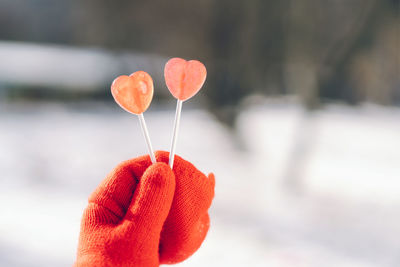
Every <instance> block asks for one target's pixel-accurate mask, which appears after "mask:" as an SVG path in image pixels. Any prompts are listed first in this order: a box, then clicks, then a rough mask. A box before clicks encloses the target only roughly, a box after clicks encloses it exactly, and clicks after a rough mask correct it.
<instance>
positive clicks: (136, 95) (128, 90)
mask: <svg viewBox="0 0 400 267" xmlns="http://www.w3.org/2000/svg"><path fill="white" fill-rule="evenodd" d="M153 91H154V87H153V80H152V79H151V77H150V75H149V74H148V73H146V72H144V71H137V72H135V73H132V74H131V75H129V76H126V75H122V76H119V77H118V78H116V79H115V80H114V81H113V83H112V85H111V94H112V95H113V97H114V99H115V102H117V103H118V105H120V106H121V107H122V108H123V109H124V110H126V111H128V112H130V113H134V114H141V113H143V112H145V111H146V109H147V108H148V107H149V106H150V103H151V100H152V98H153Z"/></svg>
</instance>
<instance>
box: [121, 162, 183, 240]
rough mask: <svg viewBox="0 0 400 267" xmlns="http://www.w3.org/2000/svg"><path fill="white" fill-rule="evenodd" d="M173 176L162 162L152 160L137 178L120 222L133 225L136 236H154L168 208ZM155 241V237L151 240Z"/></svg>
mask: <svg viewBox="0 0 400 267" xmlns="http://www.w3.org/2000/svg"><path fill="white" fill-rule="evenodd" d="M174 192H175V176H174V173H173V172H172V170H171V168H170V167H169V166H168V165H167V164H165V163H161V162H159V163H155V164H153V165H151V166H150V167H148V168H147V170H146V171H145V172H144V173H143V175H142V177H141V178H140V181H139V184H138V186H137V188H136V190H135V193H134V195H133V197H132V201H131V204H130V206H129V208H128V210H127V213H126V215H125V218H124V220H123V224H127V226H128V228H130V226H129V225H132V226H134V228H135V229H134V230H133V231H134V232H135V236H136V238H135V239H136V240H148V239H149V238H154V239H157V242H150V243H153V244H157V245H158V241H159V238H160V233H161V230H162V227H163V224H164V221H165V220H166V218H167V216H168V213H169V210H170V208H171V204H172V200H173V197H174ZM153 241H156V240H153Z"/></svg>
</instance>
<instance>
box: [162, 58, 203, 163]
mask: <svg viewBox="0 0 400 267" xmlns="http://www.w3.org/2000/svg"><path fill="white" fill-rule="evenodd" d="M206 76H207V70H206V67H204V65H203V63H201V62H200V61H197V60H189V61H186V60H184V59H182V58H171V59H170V60H168V62H167V64H165V68H164V77H165V83H166V84H167V87H168V89H169V91H170V92H171V94H172V95H173V96H174V97H175V98H176V99H178V102H177V105H176V113H175V122H174V130H173V134H172V142H171V151H170V154H169V166H170V167H171V169H172V168H173V165H174V157H175V148H176V140H177V138H178V128H179V121H180V118H181V110H182V102H183V101H185V100H188V99H189V98H191V97H193V96H194V95H195V94H197V92H198V91H199V90H200V89H201V87H202V86H203V84H204V82H205V80H206Z"/></svg>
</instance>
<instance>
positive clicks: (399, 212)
mask: <svg viewBox="0 0 400 267" xmlns="http://www.w3.org/2000/svg"><path fill="white" fill-rule="evenodd" d="M174 111H175V110H174V107H173V106H171V107H170V106H168V107H164V106H152V107H151V108H150V110H149V111H148V112H146V113H145V118H146V122H147V124H148V128H149V132H150V136H151V138H152V142H153V147H154V148H155V149H162V150H168V148H169V143H170V137H171V136H170V135H171V131H172V125H173V118H174ZM399 122H400V110H399V109H396V108H384V107H377V106H372V105H364V106H361V107H355V108H354V107H347V106H342V105H330V106H328V107H326V108H325V109H322V110H319V111H315V112H312V113H310V112H306V111H304V110H303V109H302V108H301V107H300V106H299V105H298V104H296V103H292V102H290V103H287V102H285V101H275V102H273V101H272V102H271V101H269V102H268V101H266V102H265V103H259V104H257V105H253V106H250V107H248V108H246V109H244V110H243V112H242V113H241V114H240V116H239V118H238V124H237V125H238V127H237V129H236V132H232V131H230V130H229V129H228V128H227V127H225V126H223V125H222V124H220V123H219V122H217V121H216V120H215V119H214V117H213V116H212V115H211V114H209V113H208V112H207V111H204V110H200V109H196V108H189V107H188V106H184V108H183V113H182V120H181V129H180V133H179V140H178V145H177V153H178V155H181V156H182V157H184V158H186V159H188V160H190V161H192V162H193V163H194V164H195V165H196V166H197V167H198V168H199V169H200V170H202V171H203V172H205V173H208V172H211V171H212V172H214V173H215V174H216V179H217V180H216V183H217V184H216V197H215V200H214V202H213V206H212V209H211V229H210V232H209V234H208V236H207V239H206V241H205V242H204V244H203V245H202V247H201V248H200V250H199V251H198V252H197V253H196V254H195V255H193V256H192V257H191V258H190V259H188V260H187V261H186V262H184V263H182V264H180V265H178V266H246V265H247V266H279V267H285V266H291V267H292V266H296V267H297V266H299V267H302V266H307V267H308V266H311V267H312V266H318V267H319V266H328V267H329V266H332V267H333V266H341V267H342V266H344V267H346V266H349V267H350V266H351V267H373V266H375V267H378V266H379V267H382V266H384V267H385V266H399V264H400V258H399V257H398V251H399V249H400V242H399V241H398V236H400V228H399V227H398V225H399V224H400V209H399V207H400V194H399V192H400V181H399V179H398V178H400V168H399V167H398V166H399V160H400V138H399V133H400V123H399ZM194 140H196V141H194ZM239 144H241V145H239ZM0 147H1V149H0V170H1V178H0V203H1V204H0V211H1V216H0V265H1V266H70V265H71V264H72V263H73V261H74V258H75V252H76V245H77V239H78V235H79V223H80V217H81V214H82V210H83V209H84V207H85V205H86V202H87V197H88V195H89V194H90V193H91V191H92V190H94V188H95V187H96V186H97V184H98V183H99V182H100V181H101V180H102V179H103V177H104V176H105V175H106V174H107V173H108V172H109V171H110V170H111V169H112V168H113V167H114V166H115V165H116V164H117V163H118V162H120V161H122V160H125V159H128V158H131V157H135V156H138V155H141V154H144V153H146V146H145V143H144V140H143V136H142V133H141V131H140V128H139V122H138V120H137V118H135V117H134V116H132V115H130V114H128V113H126V112H123V111H122V110H120V109H119V108H118V107H117V106H116V105H110V104H106V103H79V104H57V103H42V104H41V105H38V104H35V103H0ZM21 255H24V256H23V257H21Z"/></svg>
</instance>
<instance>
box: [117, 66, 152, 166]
mask: <svg viewBox="0 0 400 267" xmlns="http://www.w3.org/2000/svg"><path fill="white" fill-rule="evenodd" d="M153 91H154V88H153V80H152V79H151V76H150V75H149V74H148V73H147V72H144V71H137V72H135V73H132V74H131V75H129V76H126V75H122V76H119V77H117V78H116V79H115V80H114V81H113V83H112V84H111V94H112V96H113V97H114V100H115V102H117V104H118V105H120V107H121V108H123V109H125V110H126V111H128V112H129V113H133V114H136V115H138V118H139V122H140V126H141V128H142V132H143V135H144V138H145V140H146V144H147V149H148V150H149V154H150V158H151V161H152V162H153V163H156V157H155V156H154V151H153V147H152V145H151V141H150V136H149V131H148V130H147V126H146V122H145V120H144V116H143V112H145V111H146V109H147V108H148V107H149V106H150V103H151V100H152V98H153Z"/></svg>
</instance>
